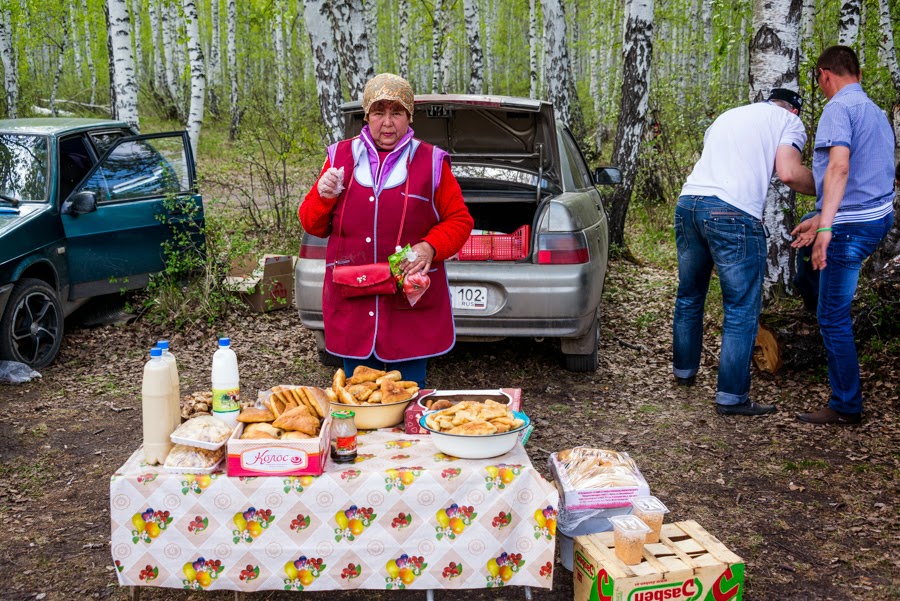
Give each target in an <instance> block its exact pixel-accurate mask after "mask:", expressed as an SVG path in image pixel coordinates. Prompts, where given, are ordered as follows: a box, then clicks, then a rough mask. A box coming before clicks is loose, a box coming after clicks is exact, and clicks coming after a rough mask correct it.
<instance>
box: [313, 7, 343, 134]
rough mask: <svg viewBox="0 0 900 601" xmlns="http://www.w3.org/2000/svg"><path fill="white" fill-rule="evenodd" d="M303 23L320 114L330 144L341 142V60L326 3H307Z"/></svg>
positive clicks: (329, 11) (329, 9)
mask: <svg viewBox="0 0 900 601" xmlns="http://www.w3.org/2000/svg"><path fill="white" fill-rule="evenodd" d="M303 19H304V20H305V21H306V30H307V31H308V32H309V42H310V47H311V49H312V56H313V65H314V67H315V76H316V77H315V78H316V93H317V94H318V96H319V111H320V112H321V114H322V123H323V124H324V125H325V135H326V137H327V141H328V143H329V144H331V143H333V142H337V141H338V140H340V139H341V137H342V135H343V131H344V128H343V123H342V122H341V114H340V105H341V76H340V60H339V59H338V53H337V49H336V48H335V42H334V38H333V37H332V33H331V8H330V7H329V6H328V3H327V2H326V0H305V1H304V3H303Z"/></svg>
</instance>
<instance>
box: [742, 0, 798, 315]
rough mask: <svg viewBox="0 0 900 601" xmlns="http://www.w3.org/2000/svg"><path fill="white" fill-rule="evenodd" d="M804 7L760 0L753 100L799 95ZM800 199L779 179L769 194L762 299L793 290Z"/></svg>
mask: <svg viewBox="0 0 900 601" xmlns="http://www.w3.org/2000/svg"><path fill="white" fill-rule="evenodd" d="M800 10H801V8H800V4H799V3H795V2H793V1H792V0H777V1H776V0H755V1H754V6H753V33H752V35H751V39H750V101H751V102H756V101H759V100H762V99H763V98H765V97H766V94H767V93H768V92H769V90H771V89H772V88H789V89H791V90H794V91H797V90H798V89H799V82H798V78H797V74H798V73H797V69H798V65H799V60H800ZM795 212H796V194H795V193H794V192H793V191H792V190H791V189H790V188H788V187H787V186H786V185H784V184H783V183H782V182H781V180H779V179H778V177H777V175H775V176H773V178H772V185H770V186H769V190H768V193H767V194H766V207H765V210H764V211H763V223H764V224H765V227H766V229H767V230H768V236H767V237H766V241H767V245H768V251H767V252H768V254H767V258H766V275H765V277H764V278H763V297H764V298H766V299H771V298H772V297H773V296H775V295H776V294H778V293H779V292H780V291H781V290H791V289H792V282H793V277H794V261H793V256H794V253H793V251H792V249H791V241H792V238H791V235H790V234H791V230H792V229H793V227H794V217H795Z"/></svg>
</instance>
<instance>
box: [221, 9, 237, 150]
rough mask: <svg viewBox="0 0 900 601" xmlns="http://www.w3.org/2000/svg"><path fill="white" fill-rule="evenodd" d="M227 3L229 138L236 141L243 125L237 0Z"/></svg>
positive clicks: (226, 46)
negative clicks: (240, 104)
mask: <svg viewBox="0 0 900 601" xmlns="http://www.w3.org/2000/svg"><path fill="white" fill-rule="evenodd" d="M226 3H227V12H228V16H227V33H226V34H225V37H226V40H225V52H226V53H227V55H228V85H229V103H230V105H231V127H230V128H229V136H230V138H231V139H232V140H234V139H235V138H236V137H237V132H238V129H239V127H240V124H241V108H240V106H239V104H238V74H237V71H238V66H237V42H236V39H235V38H236V36H237V0H226Z"/></svg>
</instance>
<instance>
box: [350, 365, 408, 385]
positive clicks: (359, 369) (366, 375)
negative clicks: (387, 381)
mask: <svg viewBox="0 0 900 601" xmlns="http://www.w3.org/2000/svg"><path fill="white" fill-rule="evenodd" d="M386 373H387V372H385V371H383V370H381V369H372V368H371V367H366V366H365V365H357V366H356V369H354V370H353V376H352V377H350V378H348V379H347V385H353V384H362V383H363V382H374V381H375V380H377V379H378V378H380V377H381V376H383V375H385V374H386ZM397 373H399V372H397Z"/></svg>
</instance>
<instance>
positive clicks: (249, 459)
mask: <svg viewBox="0 0 900 601" xmlns="http://www.w3.org/2000/svg"><path fill="white" fill-rule="evenodd" d="M243 431H244V424H240V423H239V424H238V427H237V428H235V430H234V432H233V433H232V434H231V438H229V439H228V456H227V458H226V462H227V466H228V475H229V476H319V475H321V474H322V472H324V471H325V462H326V461H328V456H329V453H330V451H331V414H330V413H329V414H328V416H327V417H326V418H325V419H324V420H323V421H322V429H321V430H320V431H319V437H318V438H308V439H304V440H292V441H280V440H264V439H256V440H241V439H240V438H241V433H242V432H243Z"/></svg>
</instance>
